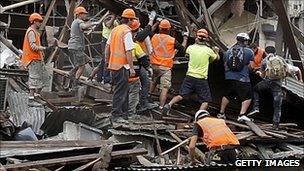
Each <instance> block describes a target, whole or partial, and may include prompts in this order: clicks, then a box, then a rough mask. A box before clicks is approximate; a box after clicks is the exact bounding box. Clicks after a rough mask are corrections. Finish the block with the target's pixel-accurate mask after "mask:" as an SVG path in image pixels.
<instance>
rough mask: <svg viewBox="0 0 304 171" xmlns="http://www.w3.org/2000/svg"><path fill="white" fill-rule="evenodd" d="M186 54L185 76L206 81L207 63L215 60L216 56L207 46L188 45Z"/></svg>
mask: <svg viewBox="0 0 304 171" xmlns="http://www.w3.org/2000/svg"><path fill="white" fill-rule="evenodd" d="M186 54H188V55H189V63H188V71H187V75H189V76H191V77H194V78H199V79H207V77H208V69H209V63H210V62H212V61H214V60H215V59H216V58H217V54H216V53H215V52H214V51H213V50H212V49H211V48H209V47H208V46H206V45H199V44H194V45H190V46H189V47H188V48H187V50H186Z"/></svg>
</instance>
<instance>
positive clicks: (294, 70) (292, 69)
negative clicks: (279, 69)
mask: <svg viewBox="0 0 304 171" xmlns="http://www.w3.org/2000/svg"><path fill="white" fill-rule="evenodd" d="M287 70H288V72H290V73H292V72H298V71H299V70H300V68H299V67H296V66H293V65H291V64H287Z"/></svg>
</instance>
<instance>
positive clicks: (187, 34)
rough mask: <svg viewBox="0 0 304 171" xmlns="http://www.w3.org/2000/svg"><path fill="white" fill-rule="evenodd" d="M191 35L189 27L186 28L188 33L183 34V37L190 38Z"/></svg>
mask: <svg viewBox="0 0 304 171" xmlns="http://www.w3.org/2000/svg"><path fill="white" fill-rule="evenodd" d="M189 34H190V32H189V29H188V27H186V31H185V32H183V36H185V37H189Z"/></svg>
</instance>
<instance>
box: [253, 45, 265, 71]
mask: <svg viewBox="0 0 304 171" xmlns="http://www.w3.org/2000/svg"><path fill="white" fill-rule="evenodd" d="M249 47H250V48H251V49H252V51H253V53H254V60H253V61H250V69H251V70H252V71H253V72H255V71H258V70H259V69H260V68H261V65H262V60H263V59H264V58H265V57H266V56H267V53H266V52H265V50H264V49H263V48H260V47H259V46H258V45H257V44H256V43H252V44H251V45H250V46H249Z"/></svg>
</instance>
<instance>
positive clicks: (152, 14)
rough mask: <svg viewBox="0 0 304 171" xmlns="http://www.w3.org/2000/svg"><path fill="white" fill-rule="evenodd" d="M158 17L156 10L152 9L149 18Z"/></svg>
mask: <svg viewBox="0 0 304 171" xmlns="http://www.w3.org/2000/svg"><path fill="white" fill-rule="evenodd" d="M155 17H156V12H155V11H151V12H150V14H149V20H154V19H155Z"/></svg>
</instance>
